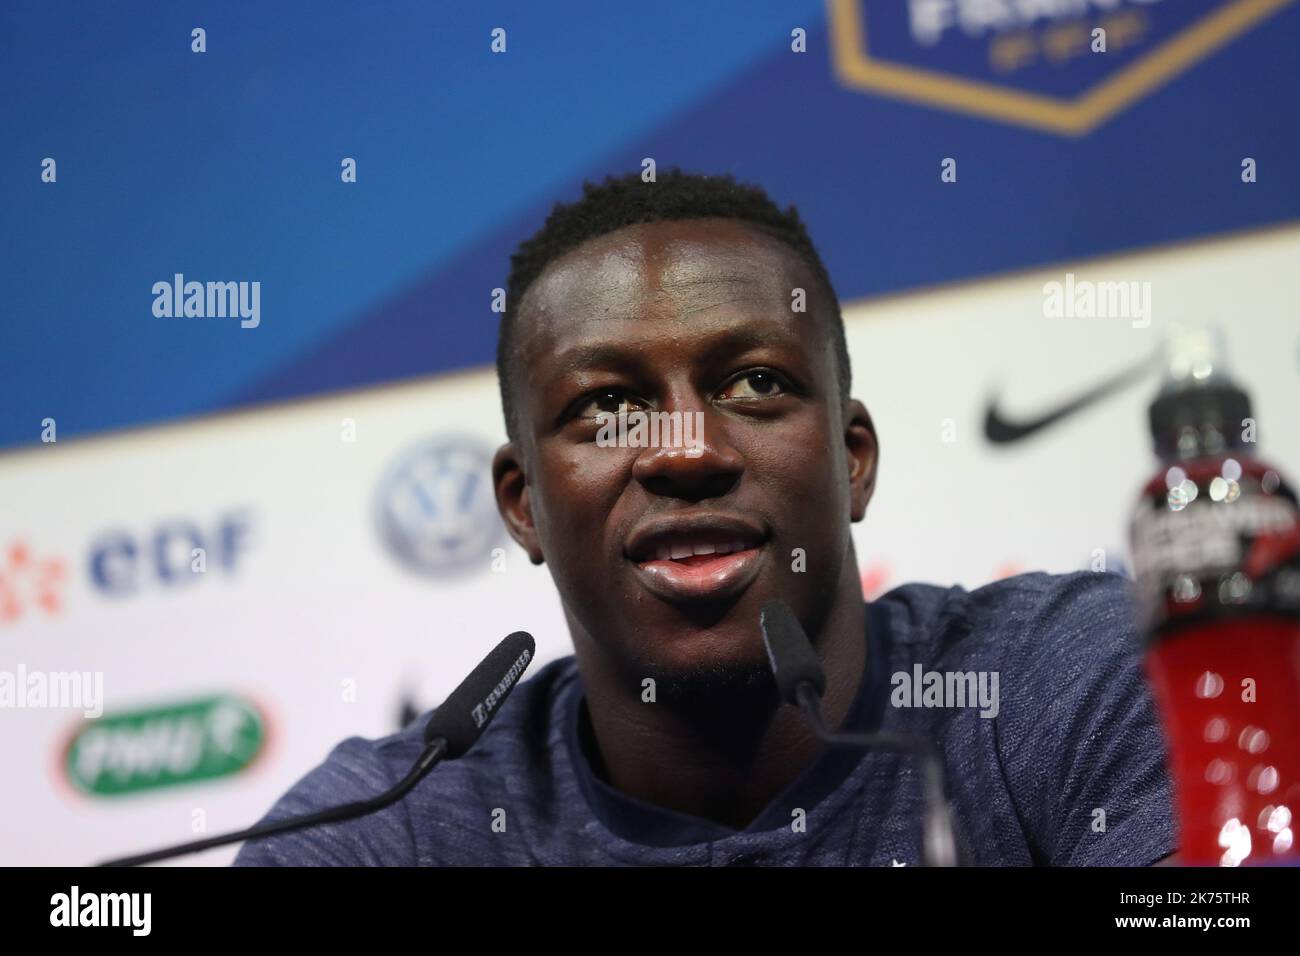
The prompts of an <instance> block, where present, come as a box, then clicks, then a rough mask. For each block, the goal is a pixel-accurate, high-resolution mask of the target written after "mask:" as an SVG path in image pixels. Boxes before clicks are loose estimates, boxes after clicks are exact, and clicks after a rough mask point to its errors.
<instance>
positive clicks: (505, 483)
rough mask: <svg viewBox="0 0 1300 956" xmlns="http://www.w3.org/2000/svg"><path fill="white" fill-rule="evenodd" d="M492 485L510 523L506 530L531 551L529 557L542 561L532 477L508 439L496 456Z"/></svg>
mask: <svg viewBox="0 0 1300 956" xmlns="http://www.w3.org/2000/svg"><path fill="white" fill-rule="evenodd" d="M492 487H493V489H494V490H495V492H496V496H497V510H498V511H499V512H501V519H502V520H503V521H505V523H506V530H507V531H509V532H510V537H512V538H514V539H515V543H516V544H518V545H519V547H521V548H523V549H524V550H525V551H527V552H528V560H529V561H531V562H533V564H542V563H543V562H544V561H545V560H546V558H545V556H544V555H543V554H542V546H541V543H540V542H539V541H538V537H537V526H536V525H535V524H534V523H533V508H532V504H531V503H530V501H529V489H528V478H527V475H525V474H524V466H523V458H522V456H521V455H520V454H519V449H518V447H517V446H516V445H515V443H514V442H507V443H506V444H504V445H502V446H501V447H500V448H498V449H497V453H496V454H495V455H494V456H493V457H492Z"/></svg>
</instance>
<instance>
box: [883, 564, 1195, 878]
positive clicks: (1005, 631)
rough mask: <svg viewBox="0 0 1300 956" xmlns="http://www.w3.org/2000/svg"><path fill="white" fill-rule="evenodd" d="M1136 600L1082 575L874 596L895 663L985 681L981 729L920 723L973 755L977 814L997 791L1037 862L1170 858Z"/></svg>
mask: <svg viewBox="0 0 1300 956" xmlns="http://www.w3.org/2000/svg"><path fill="white" fill-rule="evenodd" d="M1133 602H1134V593H1133V585H1132V583H1131V582H1130V581H1128V580H1127V579H1126V578H1123V577H1120V576H1119V575H1115V574H1110V573H1106V572H1092V571H1080V572H1075V573H1072V574H1060V575H1052V574H1024V575H1018V576H1016V577H1011V578H1006V579H1004V580H1001V581H996V582H994V583H992V584H989V585H986V586H984V587H981V588H977V589H975V590H972V591H967V590H965V589H963V588H960V587H949V588H943V587H936V586H934V585H927V584H909V585H904V586H903V587H901V588H897V589H895V590H894V591H891V592H890V593H889V594H886V595H885V596H884V597H883V598H881V601H880V603H881V604H882V605H883V608H884V610H885V611H886V612H887V613H888V615H889V618H888V619H889V621H890V629H889V630H890V642H891V645H892V647H891V653H890V656H891V663H892V664H893V666H894V667H896V668H900V669H901V668H904V667H906V668H910V667H913V666H914V665H922V666H923V667H924V669H925V670H926V671H933V672H939V673H940V674H942V675H945V676H947V675H950V674H952V673H953V672H958V673H965V674H969V673H972V672H975V673H977V674H979V675H980V676H981V677H984V676H987V678H988V683H989V685H990V686H991V687H992V688H994V689H993V692H992V696H993V701H992V706H991V707H989V708H987V710H986V711H985V712H984V713H990V714H991V718H992V719H988V720H976V719H974V716H973V713H972V711H970V710H965V711H958V712H956V713H953V712H947V713H944V712H940V713H938V714H936V715H934V716H927V717H926V718H924V719H926V720H929V721H930V722H932V723H933V724H935V725H936V729H937V730H939V731H941V732H940V733H939V734H938V736H939V737H940V738H941V739H942V740H943V742H944V746H945V747H946V748H956V749H957V750H960V751H961V752H962V753H969V752H970V748H971V747H975V748H978V749H980V750H982V751H983V753H984V754H985V757H986V758H987V759H986V766H987V767H988V768H989V771H990V773H989V774H988V775H986V777H987V779H984V778H981V779H983V783H982V784H980V786H982V787H983V788H984V790H985V792H983V794H982V796H983V797H984V798H986V799H983V800H982V805H984V806H988V805H989V803H990V801H989V799H987V798H989V797H990V795H991V796H992V799H993V800H995V801H996V800H997V799H999V796H998V795H999V794H1001V793H1005V794H1006V798H1007V800H1009V802H1010V805H1011V806H1012V807H1014V811H1015V812H1014V815H1013V816H1009V817H1008V819H1014V820H1015V821H1017V822H1018V823H1017V825H1018V826H1019V827H1021V828H1023V832H1024V836H1025V839H1026V841H1027V843H1028V845H1029V846H1030V847H1031V852H1032V854H1033V857H1034V859H1035V860H1036V861H1038V862H1052V863H1070V864H1081V863H1082V864H1092V863H1107V864H1117V863H1141V864H1145V863H1150V862H1153V861H1154V860H1156V859H1159V858H1160V857H1162V856H1164V855H1166V854H1167V853H1169V852H1170V851H1171V850H1172V849H1173V843H1172V839H1173V838H1172V833H1171V832H1170V827H1169V824H1168V821H1169V820H1170V819H1171V812H1170V811H1171V807H1170V796H1169V784H1168V777H1167V772H1166V770H1165V759H1164V758H1165V754H1164V741H1163V737H1162V735H1161V731H1160V727H1159V722H1158V720H1157V717H1156V713H1155V708H1154V703H1153V701H1152V698H1151V694H1150V690H1149V688H1148V686H1147V682H1146V679H1145V674H1144V671H1143V641H1142V637H1141V634H1140V632H1139V631H1138V629H1137V626H1136V624H1135V616H1134V613H1133V607H1134V605H1133ZM984 713H981V714H980V715H979V716H984ZM949 756H950V757H951V754H950V755H949ZM957 783H958V785H959V786H961V785H963V784H962V783H961V778H960V777H959V778H958V779H957ZM1099 810H1101V811H1104V812H1105V814H1106V816H1105V817H1104V818H1101V817H1098V816H1097V814H1098V811H1099ZM1098 819H1104V820H1106V821H1108V822H1107V823H1106V824H1105V826H1107V827H1109V829H1108V830H1105V829H1103V830H1101V831H1099V830H1097V829H1096V825H1097V820H1098ZM1002 839H1003V842H1005V837H1003V838H1002Z"/></svg>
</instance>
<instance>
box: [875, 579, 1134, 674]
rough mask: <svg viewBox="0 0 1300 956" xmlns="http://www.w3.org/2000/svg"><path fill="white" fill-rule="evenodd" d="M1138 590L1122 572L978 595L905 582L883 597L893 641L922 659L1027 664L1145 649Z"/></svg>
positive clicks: (1012, 584) (998, 585) (1005, 586)
mask: <svg viewBox="0 0 1300 956" xmlns="http://www.w3.org/2000/svg"><path fill="white" fill-rule="evenodd" d="M1132 602H1133V592H1132V584H1131V582H1129V581H1128V580H1127V579H1126V578H1123V577H1120V576H1119V575H1117V574H1109V573H1106V572H1094V571H1077V572H1074V573H1071V574H1043V573H1033V574H1021V575H1016V576H1015V577H1010V578H1004V579H1002V580H1000V581H994V582H992V583H991V584H986V585H984V586H983V587H980V588H977V589H975V590H973V591H968V590H966V589H965V588H962V587H960V586H955V585H954V586H951V587H939V586H936V585H933V584H905V585H903V586H901V587H898V588H895V589H894V590H892V591H890V592H889V593H888V594H886V595H884V596H883V597H882V598H880V600H879V602H878V603H880V604H881V605H882V607H883V609H884V610H885V611H886V612H887V613H888V615H889V621H890V631H891V639H892V641H893V643H894V644H895V645H896V646H898V645H901V646H902V647H903V648H912V650H913V653H914V654H916V655H918V656H921V657H941V656H944V655H947V654H951V653H953V652H956V653H958V654H959V655H961V656H973V657H981V658H986V659H998V660H1002V661H1004V662H1006V663H1010V664H1017V663H1019V664H1023V663H1026V662H1027V661H1032V659H1033V658H1035V657H1048V658H1057V657H1059V656H1060V655H1062V654H1065V655H1072V656H1075V657H1082V658H1088V657H1095V656H1097V655H1098V654H1099V653H1100V654H1104V653H1106V652H1108V651H1119V652H1121V653H1129V652H1136V651H1137V650H1139V647H1140V642H1139V641H1138V637H1137V632H1136V630H1135V628H1134V625H1133V613H1132V606H1133V605H1132Z"/></svg>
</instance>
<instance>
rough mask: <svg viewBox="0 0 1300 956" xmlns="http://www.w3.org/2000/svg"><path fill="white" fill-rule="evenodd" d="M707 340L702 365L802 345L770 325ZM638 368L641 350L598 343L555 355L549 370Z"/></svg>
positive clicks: (721, 332) (723, 332)
mask: <svg viewBox="0 0 1300 956" xmlns="http://www.w3.org/2000/svg"><path fill="white" fill-rule="evenodd" d="M707 339H708V340H709V341H708V342H707V344H706V345H705V347H704V350H703V353H702V355H701V358H702V360H703V361H705V362H711V361H716V360H717V359H718V358H720V357H722V356H724V355H728V354H731V353H734V352H744V351H747V350H749V349H754V348H763V347H765V346H766V347H776V346H789V345H796V346H798V345H800V344H801V343H802V340H801V339H799V338H792V337H791V336H788V335H782V334H780V333H779V332H778V331H777V330H776V329H775V328H774V327H772V326H771V325H763V326H759V327H757V328H755V327H753V326H744V327H741V328H731V329H725V330H723V331H720V332H717V333H715V334H713V335H708V336H707ZM640 365H641V351H640V350H639V349H638V348H636V347H635V346H631V347H629V346H627V345H623V344H609V343H601V344H593V345H575V346H573V347H572V348H568V349H565V350H563V351H562V352H559V353H558V354H557V355H556V361H555V363H554V364H553V365H552V368H553V369H554V371H555V372H557V373H560V374H565V373H569V372H582V371H586V370H588V369H592V368H616V369H620V370H634V369H636V368H639V367H640Z"/></svg>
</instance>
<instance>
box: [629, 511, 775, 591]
mask: <svg viewBox="0 0 1300 956" xmlns="http://www.w3.org/2000/svg"><path fill="white" fill-rule="evenodd" d="M763 545H764V539H763V537H762V535H761V534H759V533H758V532H756V531H751V530H748V529H742V528H716V529H709V528H700V529H697V530H680V531H679V530H667V531H664V532H662V533H658V534H655V535H653V536H650V537H647V538H644V539H643V540H641V541H640V542H639V543H638V545H637V547H636V548H635V549H634V550H633V553H632V554H631V555H630V558H631V560H632V561H633V563H634V564H635V565H636V568H637V574H638V577H640V579H641V582H642V584H643V585H645V587H646V589H647V590H649V591H651V592H653V593H654V594H656V595H658V596H659V597H661V598H664V599H665V600H669V601H691V600H702V599H718V598H722V597H729V596H733V595H735V594H739V593H740V592H741V591H743V590H744V589H745V588H746V587H748V586H749V584H750V583H751V582H752V581H753V580H754V578H755V577H756V576H757V574H758V571H759V569H760V567H761V563H762V556H763Z"/></svg>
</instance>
